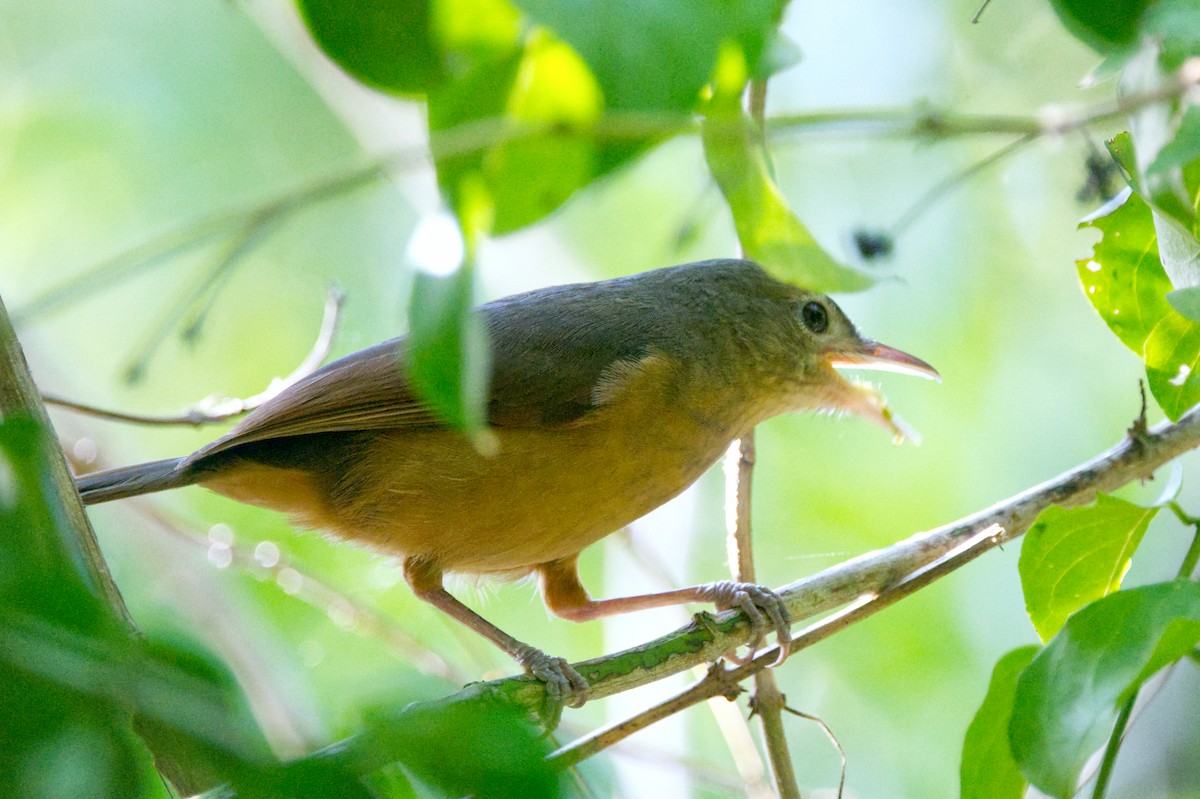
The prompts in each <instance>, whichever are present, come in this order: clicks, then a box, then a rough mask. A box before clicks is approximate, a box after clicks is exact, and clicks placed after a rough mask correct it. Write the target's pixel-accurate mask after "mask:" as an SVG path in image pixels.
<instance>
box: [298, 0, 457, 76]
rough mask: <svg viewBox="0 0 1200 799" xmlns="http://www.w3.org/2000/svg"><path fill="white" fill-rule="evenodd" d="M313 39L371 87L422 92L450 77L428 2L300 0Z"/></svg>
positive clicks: (411, 0) (302, 12) (343, 66)
mask: <svg viewBox="0 0 1200 799" xmlns="http://www.w3.org/2000/svg"><path fill="white" fill-rule="evenodd" d="M297 4H298V5H299V7H300V14H301V15H302V16H303V18H304V22H305V24H306V25H307V26H308V29H309V31H310V32H311V33H312V36H313V39H315V40H316V42H317V44H318V45H320V47H321V49H322V50H324V51H325V54H326V55H328V56H329V57H330V58H332V59H333V60H334V61H336V62H337V64H338V66H340V67H341V68H342V69H344V70H346V71H347V72H349V73H350V74H351V75H353V76H354V77H356V78H358V79H359V80H360V81H362V82H363V83H365V84H367V85H368V86H374V87H375V88H377V89H383V90H385V91H390V92H396V93H398V94H423V93H425V92H427V91H429V90H430V89H432V88H433V87H435V86H437V85H438V84H440V83H441V82H442V81H443V80H445V79H446V78H447V74H446V73H445V72H444V71H443V68H442V53H441V47H440V46H439V43H438V42H437V41H436V40H435V37H434V32H433V13H434V12H433V10H432V9H431V7H430V3H429V2H428V0H297Z"/></svg>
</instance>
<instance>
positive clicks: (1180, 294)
mask: <svg viewBox="0 0 1200 799" xmlns="http://www.w3.org/2000/svg"><path fill="white" fill-rule="evenodd" d="M1167 302H1168V303H1169V304H1170V305H1171V307H1172V308H1174V309H1175V312H1176V313H1178V314H1179V315H1180V316H1182V317H1184V318H1185V319H1187V320H1188V321H1190V322H1200V286H1191V287H1190V288H1186V289H1176V290H1175V291H1171V292H1167Z"/></svg>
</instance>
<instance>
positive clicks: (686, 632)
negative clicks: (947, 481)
mask: <svg viewBox="0 0 1200 799" xmlns="http://www.w3.org/2000/svg"><path fill="white" fill-rule="evenodd" d="M1196 447H1200V408H1195V409H1193V410H1191V411H1189V412H1188V413H1187V414H1185V415H1184V416H1183V418H1181V419H1180V420H1179V421H1178V422H1176V423H1162V424H1159V425H1157V426H1155V427H1154V428H1153V429H1150V430H1148V431H1145V432H1142V431H1134V432H1133V434H1132V435H1130V436H1128V437H1126V438H1125V439H1124V440H1122V441H1121V442H1120V443H1118V444H1117V445H1115V446H1113V447H1111V448H1110V449H1108V450H1106V451H1105V452H1103V453H1101V454H1100V455H1098V456H1096V457H1095V458H1093V459H1092V460H1090V461H1087V462H1086V463H1083V464H1081V465H1079V466H1077V467H1075V468H1074V469H1071V470H1069V471H1067V472H1064V473H1063V474H1061V475H1059V476H1057V477H1055V478H1053V479H1051V480H1048V481H1046V482H1045V483H1042V484H1041V485H1038V486H1034V487H1033V488H1030V489H1028V490H1027V491H1024V492H1022V493H1020V494H1017V495H1016V496H1013V497H1010V498H1009V499H1006V500H1004V501H1002V502H999V503H997V504H995V505H993V506H991V507H989V508H985V509H983V510H981V511H979V512H977V513H974V514H972V515H970V516H967V517H965V518H963V519H959V520H958V521H955V522H951V523H950V524H946V525H944V526H942V527H939V528H936V529H934V530H930V531H928V532H923V533H918V534H917V535H914V536H912V537H910V538H908V539H906V540H904V541H901V542H899V543H897V544H894V545H892V546H890V547H887V548H884V549H880V550H876V551H874V552H869V553H866V554H864V555H861V556H859V557H857V558H854V559H852V560H849V561H846V562H845V563H842V564H839V565H837V566H834V567H832V568H830V569H827V570H825V571H823V572H820V573H818V574H815V575H813V576H811V577H806V578H804V579H802V580H798V581H796V582H793V583H791V584H789V585H787V586H785V587H784V588H782V589H781V590H780V592H779V593H780V595H781V596H783V598H784V600H785V601H786V603H787V606H788V610H789V611H790V612H791V614H792V618H793V619H797V620H798V619H804V618H811V617H813V616H815V615H817V614H821V613H826V612H828V611H830V610H833V609H835V608H838V607H841V606H843V605H847V604H848V603H853V604H850V606H849V607H848V608H846V609H844V610H843V611H841V612H840V613H838V614H835V615H834V616H833V617H831V618H830V619H826V620H823V621H822V622H820V623H819V624H817V625H813V626H811V627H809V628H808V629H807V630H805V631H803V632H802V633H800V634H799V635H798V636H797V637H796V638H795V639H794V640H793V642H792V651H796V650H798V649H802V648H805V647H807V646H811V645H812V644H813V643H815V642H817V641H819V640H823V639H824V638H826V637H828V636H829V635H831V634H832V633H833V632H836V631H837V630H839V629H841V628H843V627H845V626H848V625H849V624H852V623H855V622H856V621H859V620H861V619H862V618H865V617H866V616H867V615H870V614H871V613H874V612H877V611H878V610H881V609H882V608H883V607H887V606H888V605H890V604H892V603H894V602H896V601H898V600H899V599H901V598H903V597H904V596H907V595H908V594H910V593H912V592H913V591H916V590H918V589H920V588H921V587H924V586H925V585H928V584H929V583H931V582H933V581H935V580H937V579H939V578H940V577H942V576H944V575H945V574H948V573H950V572H951V571H953V570H955V569H958V568H960V567H961V566H963V565H965V564H966V563H968V562H970V561H971V560H973V559H974V558H975V557H978V556H979V555H981V554H983V553H984V552H987V551H990V550H991V549H992V548H994V547H996V546H999V545H1001V544H1003V543H1006V542H1008V541H1011V540H1013V539H1015V538H1017V537H1018V536H1020V535H1021V534H1023V533H1024V532H1025V531H1026V530H1027V529H1028V528H1029V526H1030V525H1031V524H1032V523H1033V521H1034V519H1036V518H1037V515H1038V514H1039V513H1041V512H1042V511H1043V510H1045V509H1046V508H1048V507H1050V506H1052V505H1063V506H1074V505H1081V504H1085V503H1087V502H1090V501H1091V500H1092V499H1094V498H1095V496H1096V494H1097V493H1098V492H1104V491H1112V490H1115V489H1117V488H1119V487H1120V486H1123V485H1125V484H1126V483H1129V482H1131V481H1133V480H1137V479H1142V478H1146V477H1149V476H1150V475H1152V474H1153V473H1154V471H1155V470H1156V469H1158V468H1159V467H1161V466H1162V465H1163V464H1165V463H1167V462H1168V461H1170V460H1173V459H1174V458H1177V457H1179V456H1180V455H1182V454H1183V453H1185V452H1188V451H1189V450H1192V449H1195V448H1196ZM751 635H752V631H751V629H750V628H749V626H748V625H747V624H746V622H745V620H744V618H742V616H741V614H739V613H736V612H725V613H721V614H716V615H710V614H704V613H702V614H699V615H698V616H697V619H696V621H694V622H692V623H691V624H689V625H687V626H685V627H683V628H680V629H678V630H676V631H674V632H672V633H669V634H667V635H665V636H662V637H661V638H658V639H656V640H654V641H651V642H649V643H646V644H644V645H642V646H640V647H635V648H633V649H629V650H626V651H624V652H618V653H616V654H612V655H608V656H605V657H602V658H597V659H595V660H590V661H586V662H583V663H579V664H576V668H577V669H578V670H579V672H580V673H581V674H583V675H584V676H585V677H586V678H587V679H588V681H589V682H590V683H591V689H590V695H591V697H592V698H602V697H605V696H611V695H613V694H616V693H620V692H622V691H626V690H629V689H631V688H636V687H639V686H642V685H647V684H649V683H652V682H655V681H657V680H659V679H662V678H663V677H666V676H668V675H671V674H675V673H678V672H680V671H683V670H685V669H689V668H692V667H693V666H696V665H699V664H702V663H711V662H713V661H716V660H718V659H719V658H721V657H722V655H724V654H725V653H727V652H730V651H732V650H733V649H735V648H736V647H738V646H741V645H743V644H745V643H746V642H747V641H749V639H750V637H751ZM777 655H778V653H777V652H776V651H774V650H770V651H767V652H764V653H762V654H761V655H759V656H758V657H757V658H755V659H754V660H753V661H751V662H750V663H748V664H746V665H744V666H741V667H738V668H736V669H732V670H730V669H726V668H725V667H723V666H721V667H718V668H714V669H711V670H710V676H709V677H708V678H706V679H705V680H703V681H701V683H699V684H698V685H699V686H702V687H701V688H697V686H693V687H692V688H689V689H688V691H687V692H685V694H688V697H689V698H693V697H694V700H693V701H675V702H674V703H673V704H670V702H672V701H673V700H669V701H668V703H664V706H659V707H656V708H652V709H651V710H649V711H647V712H646V714H644V716H645V718H642V717H640V716H639V717H637V719H636V720H635V724H634V726H636V728H637V729H641V728H642V727H644V726H646V725H647V724H648V723H652V722H653V721H654V720H656V719H658V718H665V717H666V716H668V715H670V714H671V713H674V712H677V711H678V710H680V709H682V708H683V707H686V706H688V705H690V704H694V703H695V702H696V701H701V700H703V699H705V698H708V697H710V696H715V695H720V694H729V693H736V692H737V691H738V690H740V689H739V687H738V683H739V682H740V681H741V680H744V679H746V678H747V677H750V676H751V675H753V674H754V673H756V672H757V671H759V670H761V669H763V668H765V667H767V666H768V665H770V664H771V663H773V662H774V661H775V660H776V658H777ZM543 690H544V689H543V687H542V684H541V683H539V682H538V681H536V680H534V679H533V678H530V677H510V678H506V679H503V680H497V681H493V682H490V683H481V684H476V685H472V686H469V687H468V688H466V689H464V690H463V691H461V692H459V693H458V694H455V695H454V696H451V697H447V698H446V699H443V700H439V701H438V704H439V705H443V706H444V705H449V704H454V703H457V702H474V701H486V699H487V697H489V696H493V697H494V696H501V697H503V698H506V699H508V700H509V701H512V702H516V703H518V704H520V705H522V706H525V707H528V708H531V709H533V708H537V707H540V706H541V704H542V702H543ZM629 724H630V722H622V723H620V724H619V725H617V726H618V727H622V729H624V728H625V725H629ZM626 734H628V733H626ZM626 734H616V735H614V734H613V733H612V730H611V729H610V730H602V731H600V732H599V733H597V734H596V735H595V736H593V737H596V738H598V739H599V738H600V737H603V738H602V741H598V744H599V745H598V744H589V743H587V741H589V740H592V739H591V738H588V739H584V740H583V741H580V742H576V743H573V744H569V745H568V746H567V747H564V748H563V749H562V750H560V751H559V753H557V754H556V755H555V756H554V759H555V761H556V762H557V763H559V764H561V765H563V766H566V765H569V764H570V763H574V762H578V761H579V760H581V759H583V757H586V756H587V755H589V754H592V753H594V752H595V751H599V750H600V749H602V748H603V746H604V745H607V744H608V743H610V742H612V741H614V740H620V739H621V738H623V737H625V735H626ZM368 744H369V742H368V741H365V740H363V739H361V738H354V739H349V740H347V741H343V742H341V743H339V744H335V745H334V747H332V748H330V749H328V750H325V751H324V752H323V753H319V755H318V756H321V757H330V756H333V757H339V758H346V759H347V760H348V761H349V762H350V763H352V764H353V765H352V767H353V768H355V769H358V770H361V771H362V772H367V771H372V770H374V769H377V768H380V767H382V766H383V765H386V762H385V761H383V760H381V759H380V758H381V757H382V753H381V752H379V751H378V749H377V748H374V747H371V746H370V745H368Z"/></svg>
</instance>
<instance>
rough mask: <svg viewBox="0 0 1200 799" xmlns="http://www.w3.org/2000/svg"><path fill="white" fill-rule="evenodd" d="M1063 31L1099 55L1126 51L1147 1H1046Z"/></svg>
mask: <svg viewBox="0 0 1200 799" xmlns="http://www.w3.org/2000/svg"><path fill="white" fill-rule="evenodd" d="M1050 5H1051V6H1053V7H1054V10H1055V11H1056V12H1058V16H1059V19H1061V20H1062V23H1063V27H1065V28H1066V29H1067V30H1069V31H1070V32H1071V33H1072V34H1074V35H1075V36H1076V37H1077V38H1078V39H1079V40H1080V41H1082V42H1083V43H1085V44H1087V45H1088V46H1089V47H1092V48H1094V49H1095V50H1098V51H1099V52H1101V53H1112V52H1120V51H1122V50H1126V49H1128V48H1129V47H1130V46H1131V45H1132V44H1133V43H1134V42H1135V41H1136V40H1137V37H1138V33H1139V32H1140V30H1141V23H1142V15H1143V14H1145V12H1146V9H1147V7H1149V6H1150V5H1151V0H1105V1H1104V2H1095V0H1050Z"/></svg>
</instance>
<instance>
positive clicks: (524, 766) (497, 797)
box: [359, 695, 566, 799]
mask: <svg viewBox="0 0 1200 799" xmlns="http://www.w3.org/2000/svg"><path fill="white" fill-rule="evenodd" d="M367 723H368V729H367V732H366V733H365V735H364V736H362V741H361V742H360V744H359V747H360V749H362V750H369V751H366V752H364V754H363V755H362V756H363V757H365V759H366V760H368V761H372V760H376V759H383V758H385V759H387V760H388V761H389V762H390V761H395V762H399V763H401V764H403V766H404V769H405V771H406V772H407V773H409V774H411V775H413V776H414V777H416V778H417V779H418V780H420V781H421V782H422V783H424V784H425V785H428V786H431V787H433V788H435V789H436V790H437V792H438V795H441V796H446V797H459V796H474V797H477V798H478V799H510V798H511V797H521V798H522V799H557V797H559V796H563V795H566V792H565V791H564V789H563V775H561V774H560V773H559V772H557V771H556V770H555V769H554V767H553V766H551V765H550V764H549V763H548V762H547V761H546V755H548V754H549V753H550V750H551V747H550V745H549V741H548V740H547V738H546V737H544V736H543V735H542V734H541V732H540V730H538V729H537V728H535V727H534V726H533V725H531V724H530V723H529V722H528V721H527V720H526V717H525V715H524V713H523V711H521V710H520V709H518V708H516V707H514V706H512V705H508V704H505V703H504V702H503V701H502V700H499V699H496V698H493V697H489V696H486V695H480V696H479V697H477V699H476V701H468V702H463V701H449V702H419V703H414V704H412V705H409V706H408V707H406V708H404V710H402V711H400V712H392V711H382V712H379V713H376V714H374V715H372V716H371V717H370V718H368V721H367ZM447 764H453V768H447Z"/></svg>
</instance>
